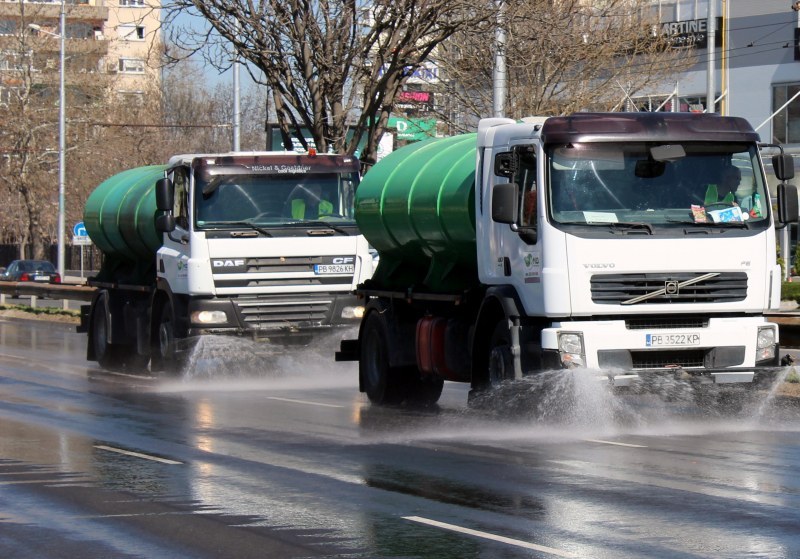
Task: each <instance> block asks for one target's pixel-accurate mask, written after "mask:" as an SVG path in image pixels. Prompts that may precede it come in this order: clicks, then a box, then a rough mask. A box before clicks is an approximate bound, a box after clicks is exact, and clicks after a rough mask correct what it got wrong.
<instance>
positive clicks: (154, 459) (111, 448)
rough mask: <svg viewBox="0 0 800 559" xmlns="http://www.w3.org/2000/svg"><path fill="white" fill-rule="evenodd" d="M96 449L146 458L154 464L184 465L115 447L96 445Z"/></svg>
mask: <svg viewBox="0 0 800 559" xmlns="http://www.w3.org/2000/svg"><path fill="white" fill-rule="evenodd" d="M94 447H95V448H99V449H100V450H107V451H109V452H116V453H118V454H124V455H126V456H134V457H136V458H144V459H145V460H152V461H153V462H161V463H162V464H183V462H178V461H176V460H169V459H167V458H159V457H158V456H151V455H149V454H142V453H141V452H132V451H130V450H123V449H121V448H114V447H113V446H106V445H102V444H96V445H94Z"/></svg>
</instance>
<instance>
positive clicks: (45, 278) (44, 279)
mask: <svg viewBox="0 0 800 559" xmlns="http://www.w3.org/2000/svg"><path fill="white" fill-rule="evenodd" d="M49 279H50V276H33V281H48V280H49Z"/></svg>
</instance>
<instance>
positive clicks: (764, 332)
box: [756, 326, 776, 361]
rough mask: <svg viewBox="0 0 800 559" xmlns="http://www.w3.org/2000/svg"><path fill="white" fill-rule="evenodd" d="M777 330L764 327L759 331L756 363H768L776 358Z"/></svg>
mask: <svg viewBox="0 0 800 559" xmlns="http://www.w3.org/2000/svg"><path fill="white" fill-rule="evenodd" d="M775 344H776V342H775V329H774V328H772V327H770V326H762V327H760V328H759V329H758V339H757V340H756V361H766V360H767V359H773V358H774V357H775V347H776V346H775Z"/></svg>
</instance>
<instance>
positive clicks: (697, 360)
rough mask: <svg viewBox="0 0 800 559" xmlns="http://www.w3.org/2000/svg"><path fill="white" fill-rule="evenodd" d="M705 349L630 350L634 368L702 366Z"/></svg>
mask: <svg viewBox="0 0 800 559" xmlns="http://www.w3.org/2000/svg"><path fill="white" fill-rule="evenodd" d="M705 354H706V352H705V350H702V349H689V350H678V351H676V350H668V351H631V360H632V361H633V368H634V369H663V368H665V367H702V366H703V359H704V358H705Z"/></svg>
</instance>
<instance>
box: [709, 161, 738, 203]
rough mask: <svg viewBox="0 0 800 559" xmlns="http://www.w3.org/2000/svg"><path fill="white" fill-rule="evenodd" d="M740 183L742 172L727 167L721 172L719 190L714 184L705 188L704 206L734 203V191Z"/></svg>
mask: <svg viewBox="0 0 800 559" xmlns="http://www.w3.org/2000/svg"><path fill="white" fill-rule="evenodd" d="M741 181H742V172H741V171H739V169H737V168H736V167H735V166H733V165H729V166H728V167H725V168H724V169H723V170H722V175H721V177H720V184H719V188H718V187H717V185H716V184H709V185H708V188H706V196H705V200H704V202H705V205H706V206H708V205H711V204H728V205H733V204H735V203H736V196H735V194H736V190H737V189H738V188H739V183H740V182H741Z"/></svg>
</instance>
